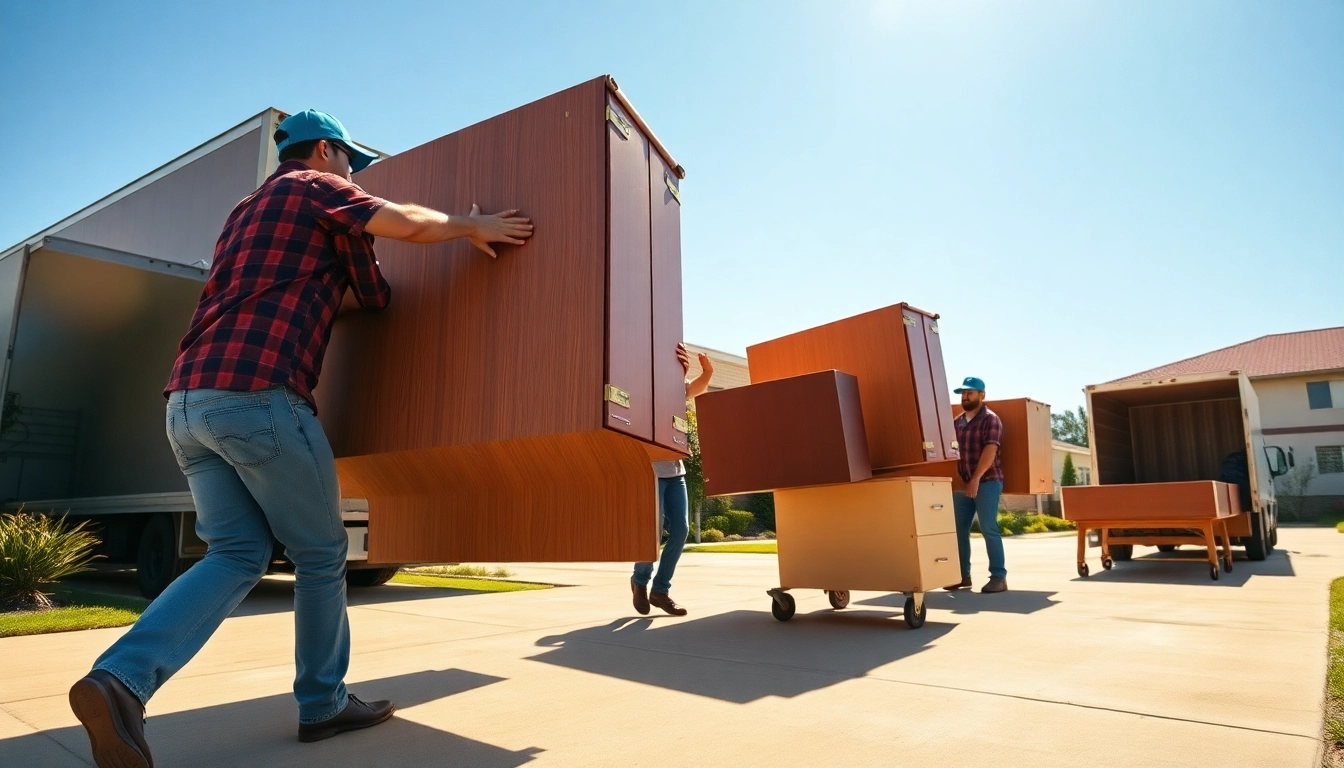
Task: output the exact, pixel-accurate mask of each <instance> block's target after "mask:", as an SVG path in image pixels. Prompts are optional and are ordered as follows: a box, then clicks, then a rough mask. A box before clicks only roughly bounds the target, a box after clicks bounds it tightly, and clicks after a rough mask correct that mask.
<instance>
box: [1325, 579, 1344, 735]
mask: <svg viewBox="0 0 1344 768" xmlns="http://www.w3.org/2000/svg"><path fill="white" fill-rule="evenodd" d="M1327 647H1328V650H1327V651H1326V654H1327V655H1326V661H1327V664H1328V666H1327V667H1326V672H1325V745H1326V749H1328V750H1330V751H1331V752H1332V753H1334V754H1335V755H1336V756H1339V755H1341V753H1344V579H1335V580H1334V582H1333V583H1331V584H1330V642H1329V645H1328V646H1327Z"/></svg>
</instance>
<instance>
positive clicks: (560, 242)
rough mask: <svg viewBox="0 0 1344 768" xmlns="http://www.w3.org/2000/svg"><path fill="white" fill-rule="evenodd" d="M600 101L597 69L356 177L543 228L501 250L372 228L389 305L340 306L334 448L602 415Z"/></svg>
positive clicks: (501, 432) (472, 437)
mask: <svg viewBox="0 0 1344 768" xmlns="http://www.w3.org/2000/svg"><path fill="white" fill-rule="evenodd" d="M606 103H607V91H606V85H605V79H599V80H594V81H592V82H590V83H586V84H584V85H580V86H577V87H575V88H570V89H568V90H566V91H562V92H560V93H558V94H555V95H553V96H549V97H547V98H544V99H542V100H540V101H537V102H534V103H532V104H530V105H528V106H526V107H523V108H520V109H517V110H513V111H511V112H507V113H505V114H503V115H500V116H498V117H494V118H491V119H489V120H486V121H484V122H482V123H478V124H476V125H473V126H471V127H469V128H466V129H463V130H461V131H458V132H456V133H452V134H449V135H447V136H444V137H442V138H440V139H436V140H434V141H431V142H429V143H428V144H425V145H422V146H420V147H416V148H415V149H411V150H408V151H406V152H403V153H402V154H399V155H396V156H393V157H392V158H389V159H387V160H384V161H383V162H380V163H376V164H374V165H373V166H371V167H369V168H368V169H367V170H365V171H363V172H362V173H360V174H358V175H357V176H356V177H355V180H356V182H358V183H359V184H360V185H361V186H363V187H364V188H365V189H366V190H368V191H369V192H370V193H372V194H375V195H379V196H383V197H387V198H389V199H392V200H394V201H400V202H416V203H420V204H423V205H427V206H430V207H432V208H436V209H438V210H443V211H448V212H450V213H457V214H465V213H466V212H467V211H469V210H470V208H471V205H472V203H478V204H479V205H480V206H481V208H482V210H486V211H498V210H502V209H505V208H519V209H520V210H521V212H522V214H523V215H525V216H530V217H531V218H532V220H533V222H534V223H535V225H536V233H535V234H534V235H533V237H532V238H531V239H530V240H529V241H528V242H527V244H526V245H523V246H508V245H504V246H500V247H497V248H496V250H497V252H498V253H499V258H498V259H491V258H489V257H488V256H486V255H484V254H482V253H481V252H479V251H477V250H476V249H475V248H473V247H472V246H471V245H470V243H468V242H466V241H463V240H457V241H452V242H448V243H442V244H438V245H428V246H426V245H416V244H410V243H401V242H396V241H379V243H378V244H377V250H378V256H379V262H380V264H381V266H382V270H383V273H384V275H385V276H386V277H387V280H388V282H389V283H391V285H392V302H391V305H390V306H389V307H388V308H387V309H386V310H385V311H383V312H381V313H377V314H372V313H366V312H360V311H352V312H346V313H343V314H342V315H341V316H340V317H339V318H338V319H337V321H336V324H335V329H334V331H333V334H332V340H331V345H330V348H329V349H328V352H327V359H326V364H325V370H323V372H322V378H321V384H320V386H319V387H318V389H317V392H316V395H317V400H318V405H319V415H320V417H321V419H322V422H323V426H324V427H325V429H326V430H327V434H328V436H329V438H330V440H331V443H332V447H333V448H334V449H335V451H336V455H337V456H354V455H365V454H375V453H383V452H388V451H403V450H412V449H420V448H434V447H440V446H448V445H459V444H468V443H480V442H488V441H492V440H509V439H516V438H522V437H530V436H538V435H547V434H558V433H566V432H578V431H585V430H589V429H593V428H595V427H598V426H600V425H601V424H602V423H603V415H602V404H603V401H602V392H603V385H604V383H605V382H604V380H603V379H604V371H605V361H604V357H605V351H604V350H605V322H606V311H605V306H606V264H605V253H606V247H607V242H606V206H607V201H606V170H605V164H606V132H607V128H606V121H605V108H606ZM641 197H643V196H642V195H641ZM645 227H646V228H647V221H646V222H645ZM641 290H642V291H643V294H642V295H643V296H644V297H645V301H646V302H647V297H648V286H647V284H645V285H644V287H643V288H642V289H641ZM645 323H646V327H647V323H648V319H647V318H645ZM645 346H647V342H646V345H645ZM645 398H646V399H647V394H646V395H645Z"/></svg>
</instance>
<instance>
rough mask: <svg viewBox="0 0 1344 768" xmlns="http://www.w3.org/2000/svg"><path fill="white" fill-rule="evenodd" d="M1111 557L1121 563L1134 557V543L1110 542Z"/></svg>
mask: <svg viewBox="0 0 1344 768" xmlns="http://www.w3.org/2000/svg"><path fill="white" fill-rule="evenodd" d="M1111 557H1112V558H1114V559H1115V560H1116V562H1121V563H1127V562H1129V561H1130V560H1132V559H1133V558H1134V545H1133V544H1112V545H1111Z"/></svg>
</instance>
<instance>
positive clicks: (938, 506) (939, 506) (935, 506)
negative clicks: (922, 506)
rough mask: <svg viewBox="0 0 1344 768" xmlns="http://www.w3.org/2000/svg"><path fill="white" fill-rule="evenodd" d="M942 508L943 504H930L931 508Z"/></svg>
mask: <svg viewBox="0 0 1344 768" xmlns="http://www.w3.org/2000/svg"><path fill="white" fill-rule="evenodd" d="M942 508H943V505H942V504H930V505H929V509H942Z"/></svg>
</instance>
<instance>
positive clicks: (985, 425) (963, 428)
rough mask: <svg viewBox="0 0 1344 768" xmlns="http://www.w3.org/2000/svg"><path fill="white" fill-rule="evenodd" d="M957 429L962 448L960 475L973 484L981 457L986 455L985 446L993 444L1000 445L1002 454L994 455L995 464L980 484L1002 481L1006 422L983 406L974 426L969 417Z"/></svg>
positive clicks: (964, 417)
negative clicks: (1004, 426)
mask: <svg viewBox="0 0 1344 768" xmlns="http://www.w3.org/2000/svg"><path fill="white" fill-rule="evenodd" d="M956 429H957V447H958V448H959V449H961V459H960V460H959V461H958V462H957V474H959V475H961V479H962V482H967V483H969V482H970V481H971V475H972V474H973V473H974V472H975V468H976V467H977V466H979V465H980V456H981V454H983V453H984V452H985V446H986V445H989V444H990V443H993V444H994V445H997V446H999V452H998V453H996V454H994V465H993V466H991V467H990V468H989V469H988V470H987V471H986V472H985V474H984V475H983V476H982V477H981V478H980V482H982V483H987V482H991V481H994V480H1002V479H1003V464H1002V463H1001V462H1000V461H999V459H1001V458H1002V453H1003V422H1002V421H1000V420H999V415H998V414H997V413H995V412H993V411H991V410H989V409H988V408H986V407H985V406H983V405H982V406H980V412H979V413H977V414H976V415H975V419H974V420H972V421H971V422H970V423H967V421H966V414H964V413H963V414H962V415H960V416H958V417H957V421H956Z"/></svg>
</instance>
